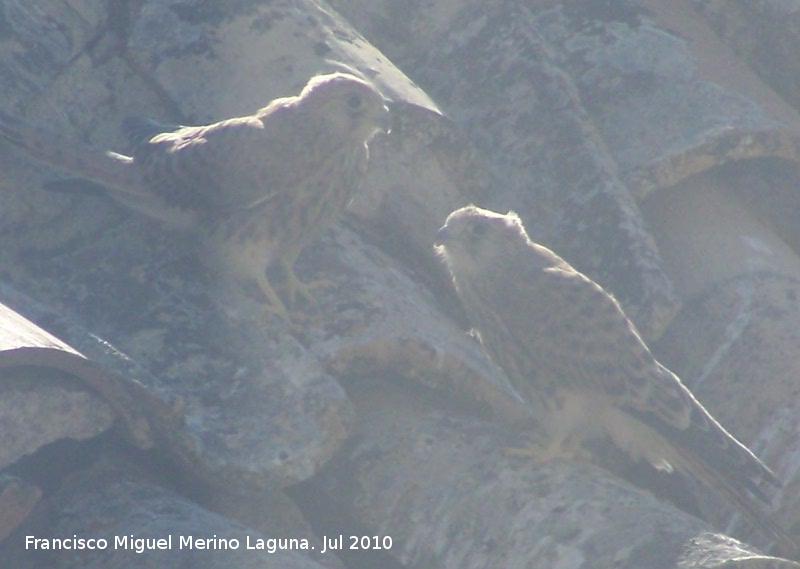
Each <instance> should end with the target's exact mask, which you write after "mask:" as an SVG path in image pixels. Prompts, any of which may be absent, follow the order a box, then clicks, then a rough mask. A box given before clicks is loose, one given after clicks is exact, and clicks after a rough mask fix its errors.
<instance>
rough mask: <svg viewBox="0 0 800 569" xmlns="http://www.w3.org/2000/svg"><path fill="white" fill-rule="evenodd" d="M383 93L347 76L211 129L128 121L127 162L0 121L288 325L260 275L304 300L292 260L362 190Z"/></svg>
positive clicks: (316, 81)
mask: <svg viewBox="0 0 800 569" xmlns="http://www.w3.org/2000/svg"><path fill="white" fill-rule="evenodd" d="M387 115H388V109H387V107H386V102H385V100H384V98H383V96H382V95H381V94H380V93H379V92H378V90H377V89H376V88H375V87H374V86H372V85H371V84H370V83H368V82H366V81H364V80H362V79H359V78H357V77H355V76H353V75H350V74H346V73H333V74H329V75H319V76H316V77H313V78H312V79H311V80H310V81H309V82H308V83H307V84H306V86H305V87H304V88H303V90H302V91H301V93H300V94H299V95H297V96H293V97H286V98H281V99H275V100H274V101H272V102H271V103H269V105H267V106H266V107H264V108H263V109H261V110H260V111H258V112H257V113H255V114H254V115H251V116H245V117H237V118H232V119H227V120H223V121H220V122H217V123H214V124H210V125H207V126H189V127H183V126H175V127H165V126H161V125H158V124H156V123H152V122H144V121H136V120H128V121H126V123H125V125H124V126H125V127H126V129H127V130H129V131H130V134H132V136H133V138H134V139H135V140H136V142H137V143H138V144H137V146H136V149H135V151H134V153H133V156H123V155H121V154H116V153H113V152H107V153H105V154H102V153H99V152H97V151H95V150H94V149H91V148H89V147H86V146H82V145H79V144H74V143H73V142H71V141H66V140H64V139H63V138H61V137H58V136H56V135H54V134H53V133H49V132H45V131H43V130H40V129H36V128H32V127H30V126H29V125H26V124H24V123H23V122H22V121H20V120H18V119H16V118H14V117H11V116H9V115H8V114H5V113H0V135H2V136H3V137H4V138H5V139H6V140H8V141H10V142H12V143H13V144H15V145H16V146H18V147H20V148H22V149H24V150H25V151H26V152H27V153H28V154H30V155H32V156H34V157H36V158H38V159H40V160H43V161H44V162H47V163H48V164H50V165H53V166H56V167H58V168H62V169H65V170H68V171H70V172H71V173H73V174H75V175H77V176H80V177H81V178H85V179H87V180H90V181H92V182H94V183H97V184H100V185H102V186H104V187H105V188H107V189H108V191H109V193H110V195H111V196H112V197H114V198H115V199H117V200H118V201H120V202H122V203H124V204H125V205H127V206H129V207H131V208H133V209H136V210H137V211H139V212H141V213H144V214H145V215H148V216H151V217H153V218H156V219H160V220H162V221H164V222H166V223H167V224H168V225H170V226H171V227H173V228H177V229H182V230H186V231H190V232H193V233H194V234H196V235H197V237H198V238H199V240H200V248H201V251H202V254H203V257H204V259H205V260H206V261H207V263H208V264H209V266H210V267H211V268H212V269H214V270H215V271H216V272H217V273H219V274H220V275H221V276H222V277H223V279H225V280H232V281H235V282H238V283H239V284H240V285H243V286H244V287H245V289H248V288H249V289H250V290H254V287H253V286H252V285H253V284H257V285H258V288H260V290H261V291H262V292H263V296H264V297H265V300H266V303H267V304H266V306H267V308H268V310H270V311H272V312H276V313H278V314H280V315H281V316H282V317H283V318H285V319H288V314H287V310H286V307H285V305H284V303H283V301H282V300H281V299H280V298H279V297H278V295H277V294H276V293H275V291H274V290H273V288H272V286H271V284H270V283H269V281H268V280H267V277H266V269H267V267H268V266H271V265H273V264H275V263H278V264H280V266H281V267H282V268H283V270H284V274H285V277H286V280H287V283H286V284H287V287H288V291H289V293H288V298H289V302H290V303H291V302H293V300H294V295H295V291H299V292H300V293H301V294H303V295H305V296H306V297H307V298H309V299H311V297H310V295H309V293H308V292H307V290H306V288H307V287H306V286H305V285H302V283H300V282H299V281H298V280H297V278H296V277H295V275H294V270H293V267H294V262H295V259H296V258H297V255H298V254H299V253H300V251H301V250H302V249H303V247H304V246H305V245H307V244H308V243H309V242H310V241H311V240H312V239H314V238H315V237H316V236H318V235H319V234H320V233H321V232H322V231H323V230H325V229H326V228H327V227H329V226H330V225H331V224H332V223H333V221H334V220H335V219H336V217H337V216H338V215H339V214H340V213H341V212H342V211H343V210H344V208H345V207H346V206H347V204H348V203H349V202H350V200H351V199H352V197H353V195H354V194H355V192H356V190H357V189H358V187H359V185H360V183H361V180H362V179H363V175H364V173H365V170H366V165H367V159H368V149H367V143H368V141H369V140H370V139H371V138H372V136H373V135H374V134H375V133H376V132H377V131H378V130H381V129H385V128H386V126H387Z"/></svg>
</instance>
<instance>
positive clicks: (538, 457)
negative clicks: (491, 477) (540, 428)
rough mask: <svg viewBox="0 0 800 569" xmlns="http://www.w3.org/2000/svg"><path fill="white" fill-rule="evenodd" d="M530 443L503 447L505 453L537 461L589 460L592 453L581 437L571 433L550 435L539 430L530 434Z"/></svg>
mask: <svg viewBox="0 0 800 569" xmlns="http://www.w3.org/2000/svg"><path fill="white" fill-rule="evenodd" d="M529 439H530V443H529V444H527V445H525V446H522V447H512V448H505V449H503V452H504V454H507V455H510V456H520V457H525V458H531V459H533V460H535V461H536V462H541V463H544V462H550V461H551V460H556V459H565V460H588V459H589V458H591V455H590V453H589V452H588V451H587V450H586V449H584V448H583V445H582V444H581V438H580V437H579V436H578V435H575V434H571V435H566V436H559V437H548V436H546V435H545V434H544V433H540V432H537V433H536V434H535V435H531V436H529Z"/></svg>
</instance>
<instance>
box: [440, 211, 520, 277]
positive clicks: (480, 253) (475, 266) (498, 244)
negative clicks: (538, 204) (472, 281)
mask: <svg viewBox="0 0 800 569" xmlns="http://www.w3.org/2000/svg"><path fill="white" fill-rule="evenodd" d="M528 243H530V240H529V239H528V235H527V234H526V233H525V228H524V227H523V226H522V221H520V218H519V216H518V215H517V214H516V213H514V212H513V211H509V212H508V213H505V214H504V213H497V212H494V211H490V210H488V209H481V208H479V207H476V206H474V205H468V206H466V207H462V208H461V209H457V210H455V211H454V212H453V213H451V214H450V215H448V216H447V220H446V221H445V223H444V225H443V226H442V228H441V229H439V231H438V232H437V233H436V240H435V242H434V248H435V249H436V252H437V253H438V254H439V256H440V257H441V258H442V260H443V261H444V262H445V264H447V266H448V268H449V269H450V272H451V273H452V274H453V277H454V278H455V279H456V280H458V279H459V277H466V278H469V277H471V276H474V275H476V274H477V273H478V271H481V270H492V268H493V267H494V266H496V263H497V262H498V261H499V260H500V259H502V258H505V257H507V254H508V253H512V252H513V249H514V248H515V247H519V246H523V247H524V246H526V245H527V244H528Z"/></svg>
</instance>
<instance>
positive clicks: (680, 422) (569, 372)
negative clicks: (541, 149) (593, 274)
mask: <svg viewBox="0 0 800 569" xmlns="http://www.w3.org/2000/svg"><path fill="white" fill-rule="evenodd" d="M434 247H435V250H436V253H437V255H438V256H439V257H440V259H441V260H442V261H443V263H444V265H445V266H446V267H447V269H448V270H449V273H450V276H451V277H452V283H453V285H454V287H455V289H456V292H457V295H458V297H459V298H460V299H461V301H462V303H463V305H464V307H465V310H466V314H467V316H468V318H469V320H470V323H471V325H472V326H473V327H474V331H475V332H476V333H477V336H478V338H479V340H480V342H481V344H482V345H483V347H484V348H485V351H486V352H487V354H488V355H489V356H490V358H491V359H492V360H493V361H494V362H495V363H497V364H498V365H499V366H500V367H501V368H502V369H503V370H504V371H505V372H506V375H507V376H508V378H509V381H510V382H511V385H512V386H513V388H514V389H515V390H516V391H517V393H518V394H519V395H520V397H521V398H522V400H523V401H525V402H526V403H527V404H528V407H529V409H530V410H531V412H532V413H534V414H537V413H538V417H539V421H538V424H539V426H540V428H539V431H541V432H540V433H539V435H540V438H543V439H544V440H543V441H541V440H540V441H539V444H538V447H539V448H536V447H537V445H532V446H531V448H530V449H529V450H531V455H532V456H533V457H534V458H538V459H539V460H542V461H547V460H551V459H553V458H558V457H561V458H575V457H576V456H577V455H579V454H580V450H581V443H582V442H584V441H586V440H589V439H593V438H600V437H608V438H610V439H611V440H612V442H613V443H614V444H615V445H616V446H618V447H619V448H620V449H622V450H623V451H625V452H627V453H628V454H629V455H630V456H631V458H632V459H634V460H636V461H638V460H641V459H644V460H646V461H647V462H649V463H650V464H651V465H652V466H653V467H655V468H656V469H658V470H663V471H667V472H672V471H673V470H677V471H678V472H681V473H682V474H684V475H685V476H688V477H690V478H692V479H694V480H696V481H699V482H700V483H702V484H704V485H706V486H707V487H709V488H711V489H712V490H715V491H717V492H718V493H719V495H720V496H721V497H722V498H723V499H724V500H725V501H726V502H727V503H728V504H729V505H731V506H733V507H735V508H736V509H738V510H739V511H741V512H742V513H743V514H744V515H745V516H746V517H747V518H748V519H749V520H750V521H751V522H753V524H754V526H755V527H756V528H760V529H762V530H764V531H765V532H766V533H767V534H768V535H769V537H770V538H773V539H776V540H777V541H778V543H779V544H780V546H781V547H782V548H783V549H787V548H790V547H791V548H793V547H794V545H793V540H792V539H791V538H789V536H788V535H787V534H786V533H785V532H784V531H783V530H782V528H780V527H778V525H777V524H776V523H774V522H773V521H772V520H769V519H766V516H765V515H764V514H763V513H762V512H761V510H760V506H761V504H759V503H758V502H759V501H764V502H766V496H765V494H764V491H763V490H762V488H761V486H762V484H764V482H765V481H766V482H767V483H769V484H772V485H776V486H777V485H779V482H778V480H777V478H776V476H775V474H774V473H773V472H772V471H771V470H770V469H769V468H768V467H767V466H766V465H765V464H764V463H763V462H762V461H761V460H759V459H758V458H757V457H756V456H755V455H754V454H753V452H751V451H750V450H749V449H748V448H747V447H746V446H745V445H743V444H742V443H741V442H739V441H738V440H737V439H736V438H734V437H733V436H732V435H731V434H730V433H729V432H728V431H726V430H725V428H723V427H722V425H720V423H719V422H718V421H717V420H715V419H714V417H712V416H711V414H710V413H709V412H708V411H707V410H706V409H705V408H704V407H703V405H701V404H700V402H699V401H698V400H697V399H696V398H695V396H694V395H693V394H692V392H691V391H690V390H689V389H688V388H687V387H686V386H685V385H684V384H683V382H681V380H680V379H679V378H678V376H677V375H676V374H675V373H673V372H672V371H670V370H669V369H667V368H666V367H665V366H663V365H662V364H661V363H659V362H658V360H657V359H656V358H655V357H654V355H653V354H652V352H651V351H650V350H649V349H648V347H647V345H646V344H645V342H644V341H643V340H642V337H641V336H640V334H639V333H638V331H637V329H636V327H635V326H634V324H633V323H632V322H631V321H630V320H629V319H628V318H627V316H626V315H625V313H624V311H623V309H622V307H621V306H620V304H619V302H617V300H616V299H615V298H614V297H613V296H612V295H611V294H609V293H608V292H606V291H605V290H604V289H603V288H602V287H601V286H600V285H599V284H597V283H596V282H594V281H593V280H592V279H590V278H589V277H587V276H586V275H584V274H583V273H581V272H579V271H577V270H576V269H575V268H573V267H572V266H571V265H570V264H569V263H567V262H566V261H565V260H564V259H562V258H561V257H560V256H558V255H557V254H556V253H554V252H553V251H551V250H550V249H548V248H546V247H544V246H542V245H540V244H537V243H534V242H533V241H531V239H530V238H529V237H528V234H527V232H526V230H525V228H524V226H523V224H522V221H521V220H520V218H519V216H518V215H517V214H515V213H514V212H513V211H510V212H508V213H507V214H502V213H498V212H494V211H490V210H487V209H482V208H479V207H476V206H474V205H469V206H466V207H463V208H460V209H457V210H455V211H453V212H452V213H451V214H450V215H449V216H448V217H447V219H446V221H445V223H444V225H443V226H442V227H441V229H439V231H438V232H437V234H436V239H435V243H434Z"/></svg>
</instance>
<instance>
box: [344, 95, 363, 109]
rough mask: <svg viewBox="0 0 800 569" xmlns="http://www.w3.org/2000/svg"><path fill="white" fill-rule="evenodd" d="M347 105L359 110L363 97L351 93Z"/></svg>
mask: <svg viewBox="0 0 800 569" xmlns="http://www.w3.org/2000/svg"><path fill="white" fill-rule="evenodd" d="M347 106H348V107H350V108H351V109H353V110H354V111H357V110H358V109H360V108H361V97H359V96H358V95H350V96H349V97H347Z"/></svg>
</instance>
